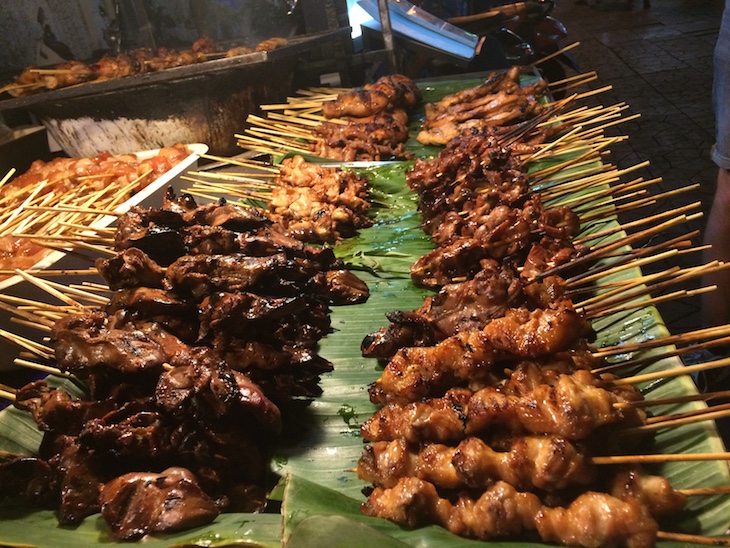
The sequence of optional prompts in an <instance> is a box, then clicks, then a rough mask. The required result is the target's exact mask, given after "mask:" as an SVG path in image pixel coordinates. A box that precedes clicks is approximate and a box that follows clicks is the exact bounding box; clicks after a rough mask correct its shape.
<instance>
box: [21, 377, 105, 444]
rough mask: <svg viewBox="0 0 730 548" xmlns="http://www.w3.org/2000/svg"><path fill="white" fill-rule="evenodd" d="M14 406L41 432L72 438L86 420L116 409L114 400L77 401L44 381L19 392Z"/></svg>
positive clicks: (25, 387) (23, 388)
mask: <svg viewBox="0 0 730 548" xmlns="http://www.w3.org/2000/svg"><path fill="white" fill-rule="evenodd" d="M13 405H15V407H17V408H18V409H25V410H26V411H29V412H30V413H31V414H32V415H33V419H34V420H35V422H36V424H37V425H38V428H40V429H41V430H44V431H52V432H54V433H55V434H65V435H71V436H75V435H78V433H79V432H80V431H81V429H82V428H83V426H84V424H85V423H86V422H87V421H89V420H91V419H93V418H97V417H101V416H103V415H105V414H106V413H108V412H109V411H111V410H112V409H114V408H115V407H116V404H115V403H114V401H113V400H111V399H107V400H100V401H97V400H79V399H74V398H72V397H71V396H69V395H68V394H67V393H66V392H64V391H63V390H56V389H53V388H49V387H48V385H47V384H46V382H45V381H43V380H39V381H34V382H31V383H30V384H27V385H25V386H23V387H22V388H21V389H20V390H18V392H17V393H16V394H15V402H14V403H13Z"/></svg>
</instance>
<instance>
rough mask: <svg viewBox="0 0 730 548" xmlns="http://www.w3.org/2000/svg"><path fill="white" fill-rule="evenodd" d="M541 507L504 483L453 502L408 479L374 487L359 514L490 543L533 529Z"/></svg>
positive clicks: (425, 484)
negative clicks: (438, 528) (431, 526)
mask: <svg viewBox="0 0 730 548" xmlns="http://www.w3.org/2000/svg"><path fill="white" fill-rule="evenodd" d="M541 508H542V504H541V503H540V499H539V498H538V497H537V496H535V495H534V494H532V493H521V492H519V491H517V490H516V489H515V488H514V487H512V486H511V485H510V484H509V483H507V482H504V481H498V482H497V483H495V484H494V485H493V486H491V487H490V488H489V489H487V490H486V491H485V492H484V493H483V494H482V495H481V496H480V497H479V498H478V499H476V500H474V499H472V498H470V497H469V496H468V495H466V494H462V495H460V496H459V498H458V499H457V500H456V502H455V503H452V502H451V501H449V500H448V499H444V498H441V497H440V496H439V494H438V491H437V490H436V487H435V486H434V485H433V484H432V483H430V482H427V481H425V480H422V479H419V478H415V477H408V478H402V479H400V480H399V481H398V483H397V484H396V486H395V487H393V488H391V489H383V488H380V487H376V488H375V490H374V491H373V492H372V493H371V494H370V497H368V500H367V502H366V503H365V504H363V506H362V511H363V513H364V514H366V515H368V516H376V517H381V518H385V519H389V520H390V521H393V522H395V523H400V524H401V525H405V526H408V527H418V526H422V525H427V524H432V523H436V524H438V525H441V526H442V527H444V528H446V529H448V530H449V531H451V532H452V533H454V534H457V535H460V536H464V537H471V538H478V539H481V540H489V539H492V538H498V537H504V536H515V535H519V534H521V533H525V532H528V531H532V530H534V528H535V516H536V515H537V514H538V513H539V512H540V510H541Z"/></svg>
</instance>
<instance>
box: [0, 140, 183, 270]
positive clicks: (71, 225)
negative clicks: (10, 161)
mask: <svg viewBox="0 0 730 548" xmlns="http://www.w3.org/2000/svg"><path fill="white" fill-rule="evenodd" d="M190 154H191V152H190V151H189V150H188V148H187V147H186V146H184V145H175V146H172V147H167V148H162V149H160V151H159V152H158V153H157V154H155V155H154V156H151V157H149V158H146V159H142V158H139V157H138V156H137V155H135V154H124V155H118V156H112V155H111V154H109V153H108V152H104V153H102V154H99V155H98V156H96V157H94V158H56V159H54V160H52V161H50V162H47V163H46V162H42V161H40V160H38V161H36V162H34V163H33V165H32V166H31V167H30V169H28V171H27V172H25V173H23V174H22V175H19V176H17V177H14V178H13V175H14V173H15V172H14V170H11V171H10V172H9V173H8V174H7V175H6V177H4V178H3V179H2V181H0V206H1V207H2V213H0V270H2V271H3V274H5V275H7V274H10V273H12V270H14V269H16V268H20V269H28V268H31V267H32V266H33V265H34V264H36V263H37V262H38V261H39V260H40V259H41V258H43V256H45V255H46V254H47V253H49V252H50V251H51V250H52V249H57V248H59V246H58V245H57V246H55V247H54V246H53V244H54V243H56V244H60V243H68V242H69V241H72V240H74V241H75V243H74V246H76V247H83V248H85V249H87V250H95V249H96V244H95V242H94V238H92V237H91V236H90V235H89V234H86V235H81V232H83V231H84V230H85V229H86V228H88V226H90V225H91V224H94V223H96V222H99V221H101V219H102V218H103V217H104V215H103V214H101V213H100V214H98V215H87V213H89V212H91V213H93V212H94V209H98V210H104V209H108V210H113V209H115V208H116V207H117V206H119V205H121V204H122V203H123V202H124V201H126V200H127V199H128V198H130V197H131V196H133V195H134V194H136V193H137V192H139V191H140V190H142V189H143V188H144V187H146V186H147V185H149V184H150V183H152V182H153V181H155V180H156V179H157V178H158V177H160V176H161V175H163V174H164V173H166V172H168V171H169V170H170V169H172V168H173V167H174V166H175V165H177V164H178V163H180V162H181V161H182V160H183V159H185V158H186V157H188V156H189V155H190ZM64 208H66V210H65V211H64ZM60 247H63V246H60Z"/></svg>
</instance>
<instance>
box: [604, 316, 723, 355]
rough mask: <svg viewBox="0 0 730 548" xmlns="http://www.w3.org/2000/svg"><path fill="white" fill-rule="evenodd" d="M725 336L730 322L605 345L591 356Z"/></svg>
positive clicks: (622, 352)
mask: <svg viewBox="0 0 730 548" xmlns="http://www.w3.org/2000/svg"><path fill="white" fill-rule="evenodd" d="M726 336H730V324H728V325H719V326H716V327H706V328H704V329H698V330H696V331H688V332H686V333H680V334H679V335H670V336H668V337H662V338H660V339H650V340H647V341H641V342H635V343H623V344H617V345H614V346H606V347H604V348H601V349H600V350H598V351H596V352H593V357H594V358H605V357H607V356H613V355H614V354H626V353H627V352H636V351H639V350H646V349H649V348H660V347H662V346H669V345H672V344H689V343H692V342H695V341H701V340H705V339H711V338H713V337H726Z"/></svg>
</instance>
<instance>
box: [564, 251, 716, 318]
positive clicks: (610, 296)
mask: <svg viewBox="0 0 730 548" xmlns="http://www.w3.org/2000/svg"><path fill="white" fill-rule="evenodd" d="M728 267H730V264H721V263H719V262H718V261H713V262H711V263H708V264H706V265H702V266H699V267H694V268H689V269H685V270H684V271H681V269H679V267H677V270H675V271H674V272H670V274H677V275H676V276H673V277H672V279H670V280H666V281H664V282H660V283H657V284H654V285H648V286H646V287H644V288H638V289H636V290H635V291H633V292H631V291H629V289H631V288H626V290H624V291H622V292H621V291H618V292H617V291H616V290H614V291H611V292H608V293H604V294H602V295H599V296H597V297H594V298H593V299H592V301H593V302H588V303H587V304H584V305H581V306H580V307H579V309H580V311H581V312H586V313H591V312H593V311H595V310H599V309H601V308H605V307H612V306H615V305H620V304H622V303H625V302H627V301H631V300H634V299H636V298H638V297H641V296H643V295H646V294H648V293H654V292H656V291H661V290H663V289H665V288H666V287H669V286H671V285H674V284H678V283H683V282H686V281H689V280H692V279H694V278H697V277H699V276H704V275H705V274H708V273H710V272H717V271H719V270H723V269H725V268H728ZM660 274H661V275H663V274H664V273H663V272H661V273H658V274H655V275H653V276H654V278H653V279H657V277H658V276H659V275H660ZM604 296H605V297H604ZM576 310H578V308H577V309H576Z"/></svg>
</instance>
